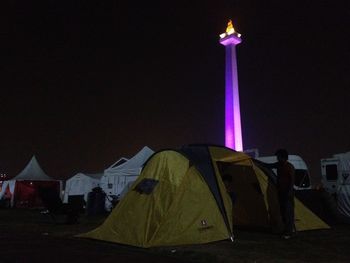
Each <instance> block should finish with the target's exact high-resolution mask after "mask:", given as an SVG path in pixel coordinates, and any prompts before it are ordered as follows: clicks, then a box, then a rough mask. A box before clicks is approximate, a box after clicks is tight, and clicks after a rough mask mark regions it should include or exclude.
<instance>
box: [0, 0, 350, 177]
mask: <svg viewBox="0 0 350 263" xmlns="http://www.w3.org/2000/svg"><path fill="white" fill-rule="evenodd" d="M84 2H85V1H80V2H78V1H14V0H12V1H2V3H1V5H2V6H1V12H3V14H1V17H2V18H1V19H3V21H1V27H2V28H1V35H0V37H1V39H0V40H1V44H0V45H1V51H2V52H1V62H2V63H1V64H0V65H1V96H0V99H1V107H0V113H1V114H0V117H1V131H0V140H1V144H0V145H1V147H0V165H1V167H0V168H1V169H2V170H3V171H5V172H7V173H8V174H9V175H10V176H14V175H15V174H16V173H18V172H19V171H20V170H21V169H23V167H24V165H25V164H26V163H27V162H28V161H29V159H30V158H31V156H32V155H33V154H35V155H36V156H37V158H38V160H39V163H40V164H41V166H42V167H43V169H44V170H45V171H46V173H47V174H49V175H51V176H53V177H55V178H66V177H69V176H72V175H73V174H74V173H76V172H79V171H85V172H96V171H101V170H103V169H104V168H106V167H107V166H109V165H110V164H112V163H113V162H114V161H116V160H117V159H118V158H119V157H121V156H126V157H130V156H132V155H133V154H134V153H135V152H136V151H138V150H139V149H140V148H142V147H143V146H144V145H148V146H149V147H151V148H152V149H154V150H159V149H162V148H171V147H176V148H177V147H180V146H181V145H183V144H187V143H215V144H223V143H224V67H225V65H224V55H225V54H224V47H223V46H221V45H220V44H219V43H218V40H219V37H218V36H219V34H220V33H222V32H223V31H224V30H225V28H226V23H227V21H228V19H229V18H232V20H233V23H234V26H235V28H236V29H237V30H238V31H239V32H240V33H242V38H243V42H242V43H241V44H240V45H239V46H238V47H237V53H238V73H239V85H240V99H241V112H242V126H243V140H244V146H245V148H246V149H247V148H258V149H259V150H260V153H261V154H263V155H267V154H273V153H274V151H275V149H276V148H280V147H286V148H287V149H288V150H289V151H290V152H291V153H294V154H299V155H301V156H302V157H304V159H305V160H306V161H307V162H308V164H309V166H310V167H311V172H312V174H313V175H314V176H316V175H318V174H319V159H320V158H322V157H328V156H330V155H331V154H333V153H337V152H344V151H348V150H350V140H349V139H350V138H349V137H350V123H349V119H350V118H349V116H350V106H349V103H348V101H349V98H350V96H349V95H350V91H349V88H350V81H349V78H350V63H349V61H350V6H349V4H347V2H346V1H299V2H298V1H297V2H295V1H288V2H287V1H272V2H269V3H263V2H266V1H221V2H219V1H208V2H205V1H198V2H195V1H187V2H186V3H183V4H180V3H179V1H171V2H169V1H163V3H162V4H156V3H150V2H149V1H140V2H144V3H143V4H141V3H138V2H132V1H123V2H121V1H114V2H108V1H96V2H97V3H94V4H90V3H84Z"/></svg>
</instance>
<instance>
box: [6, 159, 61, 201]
mask: <svg viewBox="0 0 350 263" xmlns="http://www.w3.org/2000/svg"><path fill="white" fill-rule="evenodd" d="M40 187H43V188H52V189H54V190H57V193H58V194H59V195H60V193H61V190H62V189H61V188H62V182H61V181H60V180H55V179H53V178H51V177H50V176H48V175H47V174H46V173H45V172H44V171H43V170H42V169H41V167H40V165H39V163H38V161H37V159H36V157H35V156H33V157H32V159H31V160H30V161H29V162H28V164H27V165H26V166H25V168H24V169H23V170H22V171H21V172H20V173H19V174H18V175H17V176H15V177H14V178H12V179H10V180H7V181H4V182H3V185H2V189H1V192H0V199H2V198H3V197H4V196H5V194H6V193H8V194H10V195H11V206H18V207H35V206H37V205H39V203H40V202H41V201H40V197H39V193H38V189H39V188H40Z"/></svg>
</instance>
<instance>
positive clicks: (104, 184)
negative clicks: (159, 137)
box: [100, 146, 154, 208]
mask: <svg viewBox="0 0 350 263" xmlns="http://www.w3.org/2000/svg"><path fill="white" fill-rule="evenodd" d="M153 153H154V151H153V150H152V149H150V148H149V147H147V146H145V147H143V148H142V149H141V150H140V151H139V152H138V153H137V154H135V155H134V156H133V157H132V158H130V159H129V160H128V161H126V162H124V163H122V164H120V165H117V166H116V165H115V164H113V165H111V166H110V167H109V168H107V169H106V170H104V174H103V176H102V178H101V182H100V187H101V188H102V189H103V191H104V192H105V193H106V194H107V196H116V197H117V198H119V197H120V195H121V193H122V191H123V190H124V188H125V187H127V186H128V185H130V182H133V181H135V180H136V178H137V177H138V176H139V175H140V173H141V170H142V167H143V165H144V163H145V162H146V161H147V160H148V158H149V157H150V156H151V155H152V154H153ZM110 205H111V204H110V202H109V201H108V200H107V204H106V206H107V208H109V207H110Z"/></svg>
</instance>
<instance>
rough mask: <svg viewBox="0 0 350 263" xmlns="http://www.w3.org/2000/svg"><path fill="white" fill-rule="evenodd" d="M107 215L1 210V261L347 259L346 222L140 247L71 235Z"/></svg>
mask: <svg viewBox="0 0 350 263" xmlns="http://www.w3.org/2000/svg"><path fill="white" fill-rule="evenodd" d="M104 219H105V216H99V217H86V216H82V217H81V218H80V220H79V224H74V225H65V224H57V223H55V222H54V221H53V220H52V219H51V218H50V217H49V216H48V215H44V214H41V213H40V211H39V210H25V209H1V210H0V252H1V253H0V262H1V263H3V262H4V263H7V262H11V263H12V262H16V263H17V262H19V263H22V262H23V263H27V262H50V263H53V262H64V263H69V262H75V263H76V262H98V263H102V262H121V263H124V262H145V263H146V262H155V263H157V262H159V263H160V262H169V263H172V262H179V263H182V262H204V263H205V262H222V263H226V262H350V249H349V244H350V225H336V226H333V227H332V228H331V229H329V230H318V231H306V232H299V233H298V235H297V236H296V237H295V238H293V239H290V240H282V239H281V238H280V237H279V236H278V235H274V234H271V233H263V232H258V231H243V230H240V231H236V232H235V236H236V240H235V241H234V242H233V243H232V242H230V241H220V242H214V243H210V244H205V245H192V246H180V247H161V248H151V249H140V248H135V247H130V246H124V245H118V244H113V243H107V242H100V241H94V240H88V239H81V238H76V237H74V236H75V235H76V234H79V233H84V232H86V231H88V230H91V229H94V228H95V227H96V226H98V225H99V224H101V223H102V222H103V220H104Z"/></svg>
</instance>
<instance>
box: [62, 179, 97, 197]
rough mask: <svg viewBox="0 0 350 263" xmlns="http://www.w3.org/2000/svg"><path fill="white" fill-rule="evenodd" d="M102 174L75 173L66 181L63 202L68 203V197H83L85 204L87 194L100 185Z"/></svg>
mask: <svg viewBox="0 0 350 263" xmlns="http://www.w3.org/2000/svg"><path fill="white" fill-rule="evenodd" d="M102 176H103V173H96V174H85V173H77V174H76V175H74V176H72V177H71V178H69V179H68V180H67V181H66V187H65V190H64V197H63V202H64V203H68V199H69V196H77V195H83V196H84V200H85V202H87V198H88V194H89V192H91V190H92V189H93V188H95V187H98V186H99V185H100V180H101V177H102Z"/></svg>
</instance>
